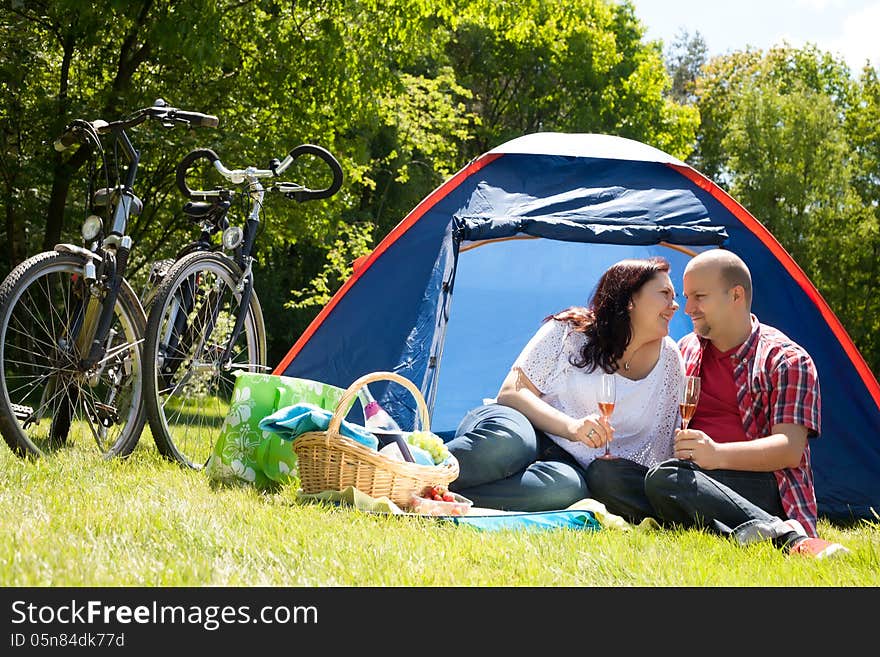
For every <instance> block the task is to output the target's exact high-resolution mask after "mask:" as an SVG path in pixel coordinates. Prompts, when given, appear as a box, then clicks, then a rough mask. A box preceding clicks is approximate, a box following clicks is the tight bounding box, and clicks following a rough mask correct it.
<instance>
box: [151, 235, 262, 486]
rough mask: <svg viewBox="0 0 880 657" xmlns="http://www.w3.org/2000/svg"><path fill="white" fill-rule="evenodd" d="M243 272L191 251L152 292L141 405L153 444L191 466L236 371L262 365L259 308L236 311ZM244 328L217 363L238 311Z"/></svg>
mask: <svg viewBox="0 0 880 657" xmlns="http://www.w3.org/2000/svg"><path fill="white" fill-rule="evenodd" d="M241 277H242V272H241V270H240V269H239V268H238V266H237V265H236V264H235V263H234V262H233V261H232V260H230V259H229V258H227V257H226V256H224V255H222V254H219V253H212V252H200V253H191V254H189V255H186V256H184V257H183V258H181V259H180V260H179V261H178V262H177V263H176V264H175V265H174V266H173V267H172V268H171V269H170V270H169V271H168V273H167V274H166V276H165V278H164V280H163V281H162V283H161V284H160V286H159V288H158V290H157V291H156V296H155V298H154V300H153V303H152V306H151V308H150V315H149V318H148V320H147V332H146V336H145V341H144V363H145V377H144V379H145V381H144V389H145V406H146V411H147V419H148V420H149V423H150V429H151V431H152V433H153V439H154V440H155V441H156V447H157V448H158V449H159V451H160V452H161V453H162V454H163V455H164V456H166V457H167V458H169V459H173V460H175V461H179V462H180V463H182V464H184V465H186V466H188V467H191V468H195V469H200V468H202V467H203V466H204V465H205V463H206V462H207V460H208V457H210V455H211V452H212V450H213V448H214V443H215V442H216V441H217V437H218V436H219V433H220V427H221V425H222V424H223V422H224V420H225V419H226V415H227V413H228V411H229V405H230V403H231V401H232V389H233V387H234V385H235V374H236V372H240V371H250V372H262V371H265V370H266V369H267V368H266V367H265V362H266V331H265V328H264V325H263V312H262V309H261V308H260V302H259V300H258V299H257V295H256V293H255V292H254V293H253V294H252V295H251V298H250V303H249V304H248V307H247V308H242V307H241V303H242V291H241V290H240V289H239V286H240V284H241ZM242 312H244V313H246V315H245V320H244V326H243V328H242V330H241V332H240V333H239V335H238V337H237V339H236V341H235V343H234V345H233V348H232V350H231V352H230V360H229V362H227V363H223V362H221V361H222V358H223V354H224V352H225V351H226V348H227V345H228V344H229V341H230V337H231V335H232V332H233V328H234V326H235V320H236V318H237V317H238V316H239V314H240V313H242Z"/></svg>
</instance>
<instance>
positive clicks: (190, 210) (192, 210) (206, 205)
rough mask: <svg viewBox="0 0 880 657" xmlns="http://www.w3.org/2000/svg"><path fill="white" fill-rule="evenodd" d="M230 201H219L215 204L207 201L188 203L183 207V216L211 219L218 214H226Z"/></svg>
mask: <svg viewBox="0 0 880 657" xmlns="http://www.w3.org/2000/svg"><path fill="white" fill-rule="evenodd" d="M229 205H230V204H229V201H218V202H215V203H210V202H205V201H188V202H187V203H186V205H184V206H183V214H185V215H186V216H187V217H191V218H193V219H201V218H203V217H209V216H211V215H215V214H217V213H223V212H226V210H228V209H229Z"/></svg>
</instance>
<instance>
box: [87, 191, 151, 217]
mask: <svg viewBox="0 0 880 657" xmlns="http://www.w3.org/2000/svg"><path fill="white" fill-rule="evenodd" d="M113 194H116V190H115V189H110V188H108V187H102V188H101V189H99V190H97V191H96V192H95V193H94V195H93V196H92V205H93V206H94V207H96V208H103V207H105V206H107V205H108V204H109V203H110V199H111V198H112V197H113ZM143 209H144V202H143V201H142V200H140V199H139V198H138V197H137V196H135V195H134V194H132V195H131V214H132V216H137V215H139V214H140V213H141V210H143Z"/></svg>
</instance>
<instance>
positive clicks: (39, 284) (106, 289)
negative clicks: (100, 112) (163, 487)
mask: <svg viewBox="0 0 880 657" xmlns="http://www.w3.org/2000/svg"><path fill="white" fill-rule="evenodd" d="M148 119H155V120H158V121H161V122H162V125H163V126H165V127H169V128H170V127H173V126H174V125H177V124H185V125H188V126H191V127H216V126H217V124H218V119H217V117H216V116H211V115H208V114H201V113H199V112H188V111H184V110H180V109H178V108H175V107H171V106H169V105H168V104H167V103H165V101H163V100H162V99H157V100H156V101H155V103H154V104H153V105H152V106H151V107H145V108H142V109H139V110H136V111H135V112H133V113H132V114H129V115H128V116H127V117H125V118H122V119H120V120H117V121H111V122H107V121H104V120H101V119H98V120H95V121H87V120H84V119H76V120H74V121H72V122H71V123H70V124H69V125H68V126H67V127H66V128H65V130H64V132H63V134H62V135H61V136H60V137H59V138H58V139H57V140H56V141H55V149H56V150H58V151H63V150H66V149H67V148H70V147H71V146H73V145H74V144H77V143H79V144H81V147H83V148H85V147H88V148H91V149H92V153H91V158H92V159H91V160H90V166H89V175H88V185H87V196H86V209H87V215H88V216H87V217H86V219H85V221H84V222H83V225H82V229H81V232H82V237H83V246H77V245H75V244H58V245H56V246H55V248H54V249H53V250H52V251H45V252H43V253H39V254H37V255H35V256H33V257H31V258H29V259H27V260H25V261H24V262H22V263H21V264H19V265H18V266H16V267H15V268H14V269H13V270H12V271H11V272H10V273H9V275H8V276H7V277H6V279H5V280H4V281H3V283H2V284H0V433H2V434H3V438H4V440H5V441H6V443H7V444H8V445H9V447H10V448H11V449H12V450H13V451H14V452H15V453H16V454H17V455H19V456H21V457H27V456H30V457H39V456H42V455H44V454H46V453H47V452H51V451H54V450H56V449H58V448H60V447H62V446H64V445H68V444H71V443H75V442H77V441H79V440H81V439H83V438H84V437H85V439H88V437H89V435H90V436H91V438H92V439H94V440H95V442H96V444H97V445H98V448H99V450H100V451H101V453H102V454H103V456H104V457H105V458H109V457H113V456H126V455H128V454H130V453H131V451H132V450H133V449H134V447H135V445H136V444H137V442H138V440H139V438H140V434H141V431H142V429H143V426H144V421H145V420H144V412H143V403H142V398H143V381H142V374H143V362H142V350H141V343H142V342H143V333H144V329H145V328H146V313H145V311H144V309H143V307H142V305H141V303H140V301H139V299H138V298H137V295H136V294H135V293H134V291H133V290H132V288H131V285H130V284H129V282H128V281H127V280H126V278H125V272H126V267H127V265H128V260H129V255H130V253H131V250H132V247H133V243H132V239H131V237H130V236H129V235H127V234H126V227H127V225H128V220H129V218H130V217H131V216H133V215H137V214H139V213H140V212H141V211H142V210H143V202H142V201H141V200H140V199H139V198H138V197H137V196H136V195H135V193H134V183H135V178H136V175H137V170H138V164H139V161H140V153H139V151H137V150H136V149H135V147H134V145H133V144H132V142H131V139H130V138H129V136H128V133H127V130H129V129H130V128H134V127H135V126H137V125H140V124H141V123H143V122H144V121H146V120H148ZM111 149H112V150H111ZM108 151H110V152H111V153H112V158H111V157H108ZM96 152H97V155H96ZM98 159H100V161H101V165H102V167H101V168H98V169H96V167H95V162H96V161H97V160H98ZM111 161H112V162H113V165H114V166H113V168H111V166H110V162H111ZM120 165H122V169H120ZM101 171H102V172H103V175H102V176H99V172H101ZM99 181H100V182H105V183H106V186H105V187H101V188H99V189H95V187H96V186H97V185H98V184H100V182H99Z"/></svg>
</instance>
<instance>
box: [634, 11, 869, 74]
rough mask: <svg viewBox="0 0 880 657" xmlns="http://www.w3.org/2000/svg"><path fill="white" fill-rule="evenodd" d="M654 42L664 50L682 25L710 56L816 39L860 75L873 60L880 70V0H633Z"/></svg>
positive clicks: (649, 36)
mask: <svg viewBox="0 0 880 657" xmlns="http://www.w3.org/2000/svg"><path fill="white" fill-rule="evenodd" d="M631 2H632V4H633V5H634V6H635V8H636V16H638V17H639V19H640V20H641V21H642V24H643V25H645V27H646V28H647V31H646V37H647V39H649V40H652V39H662V40H663V45H664V52H667V50H668V47H669V46H670V45H671V44H672V43H673V41H674V40H675V37H676V35H677V34H678V32H679V31H680V30H681V29H682V28H683V29H685V30H687V31H688V32H689V33H690V34H692V35H693V34H694V33H695V32H699V33H700V34H702V36H703V40H704V41H705V42H706V45H707V46H708V48H709V55H710V56H712V55H721V54H724V53H726V52H732V51H735V50H745V48H746V46H752V47H753V48H758V49H761V50H767V49H768V48H770V47H772V46H774V45H779V44H781V43H782V42H783V41H784V40H787V41H788V43H789V44H790V45H792V46H796V47H800V46H803V45H805V44H806V43H812V44H815V45H816V46H818V47H819V48H820V49H821V50H824V51H828V52H831V53H833V54H835V55H838V56H841V57H843V59H844V60H845V61H846V63H847V64H848V65H849V67H850V70H852V71H853V72H854V73H855V74H856V75H857V74H858V72H859V71H861V69H862V67H863V66H864V65H865V62H866V60H870V62H871V64H872V65H873V66H874V68H880V0H737V1H734V2H731V1H727V2H717V1H707V0H631Z"/></svg>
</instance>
